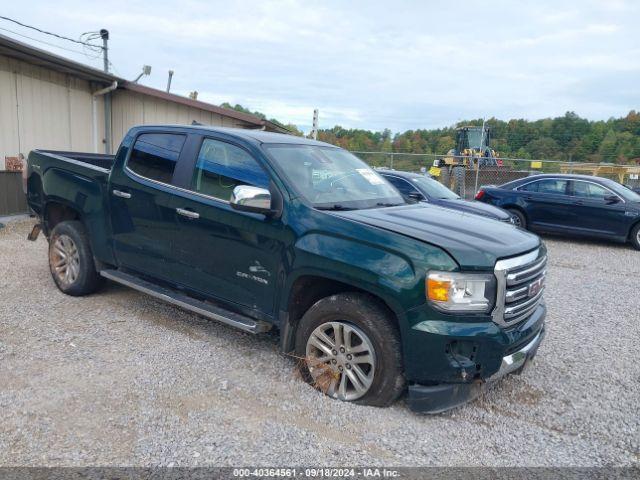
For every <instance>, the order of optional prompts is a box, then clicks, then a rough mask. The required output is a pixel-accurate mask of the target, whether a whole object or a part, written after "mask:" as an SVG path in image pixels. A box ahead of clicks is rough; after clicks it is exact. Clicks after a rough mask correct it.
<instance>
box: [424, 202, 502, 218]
mask: <svg viewBox="0 0 640 480" xmlns="http://www.w3.org/2000/svg"><path fill="white" fill-rule="evenodd" d="M435 204H436V205H439V206H441V207H447V208H453V209H455V210H461V211H463V212H469V213H475V214H476V215H482V216H483V217H489V218H494V219H496V220H502V221H507V220H509V218H510V217H511V216H510V215H509V214H508V213H507V212H505V211H504V210H503V209H501V208H498V207H494V206H493V205H489V204H487V203H482V202H476V201H474V200H463V199H462V198H457V199H452V200H449V199H444V198H442V199H438V200H436V201H435Z"/></svg>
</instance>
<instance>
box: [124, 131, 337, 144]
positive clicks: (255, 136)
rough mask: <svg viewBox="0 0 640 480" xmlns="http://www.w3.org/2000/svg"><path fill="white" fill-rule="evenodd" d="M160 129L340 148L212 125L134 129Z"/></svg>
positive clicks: (310, 140)
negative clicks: (194, 131) (196, 131)
mask: <svg viewBox="0 0 640 480" xmlns="http://www.w3.org/2000/svg"><path fill="white" fill-rule="evenodd" d="M159 128H163V129H171V130H173V129H176V130H191V131H193V130H198V131H201V132H203V133H207V132H215V133H223V134H225V135H229V136H232V137H236V138H240V139H243V140H249V141H252V142H256V143H289V144H297V145H316V146H322V147H333V148H338V147H336V146H335V145H331V144H330V143H325V142H319V141H317V140H312V139H310V138H305V137H298V136H296V135H289V134H286V133H274V132H265V131H264V130H252V129H245V128H229V127H215V126H210V125H138V126H136V127H133V129H136V130H146V129H149V130H154V129H159Z"/></svg>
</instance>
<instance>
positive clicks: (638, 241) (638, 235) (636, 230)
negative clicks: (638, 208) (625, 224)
mask: <svg viewBox="0 0 640 480" xmlns="http://www.w3.org/2000/svg"><path fill="white" fill-rule="evenodd" d="M630 240H631V245H633V248H635V249H636V250H640V223H639V224H637V225H636V226H635V227H633V229H632V230H631V238H630Z"/></svg>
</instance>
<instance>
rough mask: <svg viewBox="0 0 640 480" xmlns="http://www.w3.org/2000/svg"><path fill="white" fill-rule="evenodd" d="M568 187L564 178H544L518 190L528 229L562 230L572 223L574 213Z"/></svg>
mask: <svg viewBox="0 0 640 480" xmlns="http://www.w3.org/2000/svg"><path fill="white" fill-rule="evenodd" d="M568 185H569V182H568V180H566V179H564V178H545V179H542V180H536V181H533V182H531V183H527V184H525V185H522V186H521V187H519V188H518V192H520V195H521V196H522V198H523V200H524V205H525V211H526V214H527V221H528V225H529V226H530V227H533V228H538V229H541V230H563V229H566V228H567V227H569V226H570V225H571V224H572V223H573V222H572V220H573V217H574V216H575V213H574V212H573V211H572V201H571V197H570V196H569V192H568Z"/></svg>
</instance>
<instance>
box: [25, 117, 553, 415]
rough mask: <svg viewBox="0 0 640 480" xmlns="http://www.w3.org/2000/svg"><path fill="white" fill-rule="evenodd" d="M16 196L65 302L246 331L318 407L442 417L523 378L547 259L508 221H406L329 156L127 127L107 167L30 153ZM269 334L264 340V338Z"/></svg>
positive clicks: (386, 189)
mask: <svg viewBox="0 0 640 480" xmlns="http://www.w3.org/2000/svg"><path fill="white" fill-rule="evenodd" d="M24 181H25V189H26V192H27V198H28V203H29V206H30V207H31V209H32V210H33V211H34V212H35V213H36V214H37V216H38V217H39V223H38V224H37V225H36V227H35V228H34V231H33V232H32V233H31V234H30V238H31V239H34V238H35V237H37V235H38V233H39V231H40V229H41V230H42V231H43V232H44V234H45V235H46V237H47V239H48V242H49V265H50V269H51V274H52V276H53V280H54V281H55V283H56V285H57V286H58V288H59V289H60V290H61V291H63V292H64V293H66V294H69V295H87V294H90V293H91V292H94V291H95V290H96V289H97V288H99V287H100V285H101V283H102V281H103V280H104V279H108V280H110V281H113V282H117V283H120V284H123V285H127V286H129V287H132V288H134V289H137V290H140V291H142V292H144V293H147V294H149V295H152V296H155V297H157V298H160V299H162V300H164V301H167V302H170V303H172V304H175V305H178V306H179V307H182V308H184V309H187V310H190V311H192V312H195V313H197V314H200V315H203V316H205V317H208V318H210V319H214V320H217V321H219V322H222V323H225V324H227V325H230V326H232V327H236V328H239V329H240V330H244V331H246V332H251V333H260V332H265V331H267V330H270V329H272V328H274V329H277V332H278V333H279V338H280V346H281V349H282V351H283V352H284V353H286V354H291V355H294V356H296V357H298V358H299V359H303V361H300V362H298V363H299V364H300V368H301V370H302V372H303V376H304V378H305V379H306V380H307V381H308V382H309V383H310V384H312V385H313V386H315V387H316V388H318V389H319V390H321V391H322V392H323V393H325V394H326V395H328V396H330V397H333V398H336V399H340V400H343V401H353V402H356V403H360V404H365V405H375V406H387V405H390V404H391V403H393V402H394V401H395V400H396V399H397V398H398V397H399V396H400V395H401V394H402V393H403V392H404V391H406V390H408V403H409V405H410V407H411V408H412V409H413V410H415V411H419V412H428V413H437V412H440V411H443V410H446V409H449V408H452V407H454V406H457V405H460V404H462V403H464V402H466V401H468V400H470V399H472V398H474V397H475V396H476V395H477V394H478V392H479V391H480V389H481V388H482V384H483V383H485V382H490V381H494V380H497V379H499V378H500V377H503V376H504V375H506V374H509V373H512V372H519V371H520V370H521V369H522V368H524V366H525V364H526V363H527V361H528V360H529V359H530V358H531V357H533V356H534V355H535V353H536V351H537V349H538V346H539V345H540V343H541V341H542V339H543V336H544V331H545V328H544V319H545V314H546V309H545V306H544V302H543V298H542V295H543V290H544V282H545V273H546V262H547V256H546V248H545V246H544V244H543V243H542V242H541V241H540V239H539V238H538V237H537V236H536V235H534V234H531V233H528V232H526V231H524V230H522V229H519V228H517V227H515V226H513V225H510V224H508V223H505V222H498V221H495V220H491V219H488V218H484V217H481V216H476V215H472V214H468V213H464V212H458V211H454V210H449V209H446V208H442V207H437V206H431V205H427V204H422V203H421V204H413V205H409V204H406V203H405V202H404V200H403V198H402V196H401V195H400V194H399V193H398V191H397V190H395V188H393V187H392V186H391V185H390V184H389V183H388V182H387V181H386V180H385V179H384V178H382V177H381V176H380V175H379V174H378V173H377V172H375V171H374V170H372V169H371V168H369V167H368V166H367V165H366V164H365V163H364V162H362V161H361V160H359V159H358V158H356V157H355V156H353V155H352V154H350V153H349V152H347V151H345V150H342V149H340V148H337V147H334V146H332V145H328V144H325V143H322V142H317V141H312V140H308V139H304V138H300V137H294V136H290V135H282V134H274V133H267V132H263V131H254V130H237V129H225V128H213V127H203V126H189V127H187V126H139V127H134V128H132V129H131V130H130V131H129V132H128V134H127V135H126V137H125V138H124V140H123V141H122V144H121V146H120V148H119V149H118V151H117V154H116V155H115V156H109V155H99V154H83V153H74V152H56V151H44V150H34V151H32V152H31V153H30V154H29V160H28V168H27V169H26V170H25V174H24ZM274 331H275V330H274Z"/></svg>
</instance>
